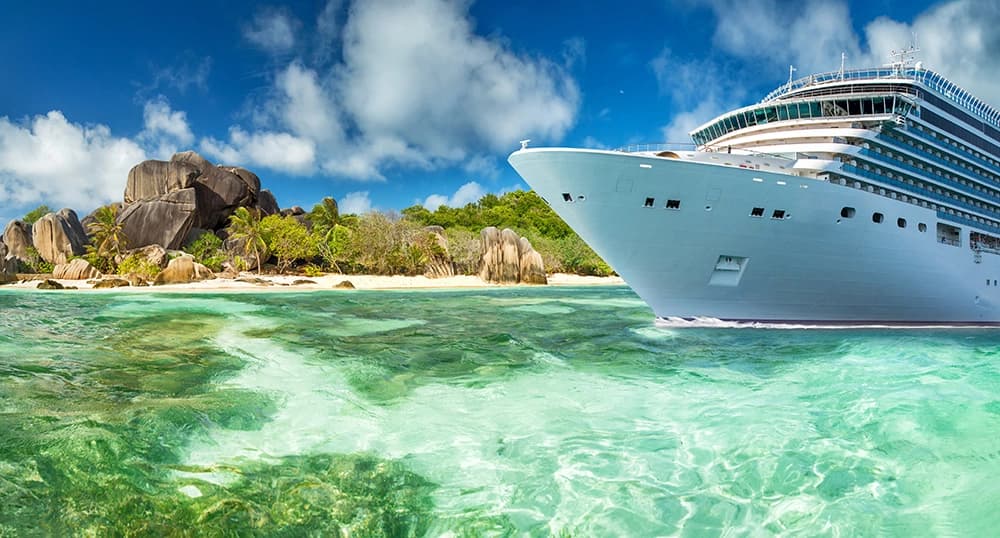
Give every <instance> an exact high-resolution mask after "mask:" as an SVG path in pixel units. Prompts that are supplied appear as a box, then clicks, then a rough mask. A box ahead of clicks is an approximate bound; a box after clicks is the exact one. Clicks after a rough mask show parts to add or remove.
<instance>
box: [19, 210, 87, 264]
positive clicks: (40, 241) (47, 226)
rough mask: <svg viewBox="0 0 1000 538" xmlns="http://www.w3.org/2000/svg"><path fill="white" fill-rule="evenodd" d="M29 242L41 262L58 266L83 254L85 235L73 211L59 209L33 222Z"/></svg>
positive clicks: (85, 242) (85, 243)
mask: <svg viewBox="0 0 1000 538" xmlns="http://www.w3.org/2000/svg"><path fill="white" fill-rule="evenodd" d="M31 240H32V244H33V245H34V246H35V250H37V251H38V255H39V256H41V257H42V259H43V260H45V261H47V262H49V263H52V264H56V265H58V264H61V263H66V261H67V260H69V258H70V257H72V256H79V255H81V254H83V253H84V252H85V249H86V245H87V234H86V233H85V232H84V231H83V226H82V225H81V224H80V219H79V218H77V216H76V212H75V211H73V210H72V209H61V210H60V211H59V212H58V213H49V214H48V215H45V216H44V217H42V218H40V219H38V221H37V222H35V225H34V226H32V228H31Z"/></svg>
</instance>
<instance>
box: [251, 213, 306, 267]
mask: <svg viewBox="0 0 1000 538" xmlns="http://www.w3.org/2000/svg"><path fill="white" fill-rule="evenodd" d="M260 228H261V236H262V237H263V239H264V243H265V244H266V245H267V251H268V252H270V253H271V254H273V255H274V257H275V258H277V260H278V271H279V272H285V271H287V270H288V269H289V268H290V267H291V266H292V264H293V263H294V262H298V261H308V260H311V259H313V258H315V257H316V256H317V255H318V253H319V252H318V249H317V247H316V238H315V237H314V236H313V235H312V234H310V233H309V230H307V229H306V227H305V226H303V225H302V224H301V223H300V222H299V221H297V220H295V217H291V216H288V217H282V216H281V215H268V216H267V217H264V218H263V220H261V221H260Z"/></svg>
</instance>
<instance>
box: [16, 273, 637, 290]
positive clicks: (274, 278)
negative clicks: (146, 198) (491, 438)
mask: <svg viewBox="0 0 1000 538" xmlns="http://www.w3.org/2000/svg"><path fill="white" fill-rule="evenodd" d="M240 279H246V280H253V279H260V280H263V281H265V282H267V283H255V282H247V281H240ZM345 280H346V281H349V282H350V283H351V284H353V285H354V289H359V290H392V289H430V288H456V289H461V288H496V287H509V286H527V285H526V284H514V285H500V284H490V283H488V282H484V281H483V280H482V279H480V278H479V277H478V276H467V275H459V276H453V277H446V278H427V277H425V276H422V275H421V276H402V275H394V276H380V275H340V274H327V275H323V276H320V277H306V276H298V275H260V276H258V275H256V274H253V273H243V274H241V275H240V277H239V279H232V278H215V279H212V280H203V281H201V282H192V283H189V284H167V285H163V286H142V287H135V288H133V287H124V288H105V290H107V291H204V292H216V291H219V292H221V291H255V292H256V291H291V290H295V291H307V290H329V289H341V288H336V286H337V284H339V283H341V282H343V281H345ZM56 281H57V282H59V283H60V284H62V285H63V286H66V287H76V288H79V289H81V290H83V289H92V288H93V284H92V283H91V282H92V281H91V282H88V281H85V280H58V279H57V280H56ZM296 281H311V282H305V283H301V282H300V283H298V284H296V283H295V282H296ZM39 282H40V280H26V281H22V282H18V283H14V284H8V285H6V286H4V288H8V289H11V288H20V289H34V288H35V287H37V286H38V283H39ZM624 283H625V282H624V281H623V280H622V279H621V278H620V277H617V276H610V277H597V276H580V275H571V274H565V273H556V274H553V275H549V285H550V286H615V285H621V284H624ZM95 291H102V290H95ZM344 291H350V290H344Z"/></svg>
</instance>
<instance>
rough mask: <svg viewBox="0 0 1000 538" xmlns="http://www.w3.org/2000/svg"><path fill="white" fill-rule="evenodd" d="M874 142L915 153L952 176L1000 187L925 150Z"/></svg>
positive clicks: (893, 142)
mask: <svg viewBox="0 0 1000 538" xmlns="http://www.w3.org/2000/svg"><path fill="white" fill-rule="evenodd" d="M907 133H908V134H909V133H911V131H908V132H907ZM931 140H933V139H931ZM876 142H877V143H878V144H882V145H883V146H889V147H891V148H893V149H895V150H898V151H908V152H911V153H917V154H919V155H920V158H921V159H927V160H929V161H932V162H934V163H936V164H938V165H940V166H941V167H942V168H944V169H946V170H949V171H951V172H952V173H953V174H962V175H964V176H970V175H972V176H973V177H972V179H973V180H975V181H978V182H980V183H984V182H985V183H992V184H993V185H992V186H993V187H997V186H1000V182H997V181H994V180H992V179H990V178H986V179H985V181H984V180H982V179H976V178H975V177H974V176H975V174H973V173H972V172H971V171H970V170H969V169H967V168H962V167H960V166H958V165H957V164H955V163H953V162H951V161H947V160H945V159H942V158H941V157H938V156H937V155H934V154H932V153H929V152H928V151H926V150H919V149H917V148H915V147H913V146H909V145H907V144H905V143H903V142H898V141H896V140H895V139H892V138H879V139H877V140H876ZM875 155H881V154H880V153H877V152H876V153H875ZM982 163H983V164H987V163H986V161H982ZM987 167H988V165H987V166H983V168H987ZM996 172H997V173H1000V169H997V170H996ZM973 194H975V193H973ZM977 196H978V195H977Z"/></svg>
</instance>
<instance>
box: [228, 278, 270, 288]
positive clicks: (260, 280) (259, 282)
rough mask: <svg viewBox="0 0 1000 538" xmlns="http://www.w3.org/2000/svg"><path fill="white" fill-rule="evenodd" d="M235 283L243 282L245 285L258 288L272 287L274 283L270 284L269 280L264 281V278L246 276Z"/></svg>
mask: <svg viewBox="0 0 1000 538" xmlns="http://www.w3.org/2000/svg"><path fill="white" fill-rule="evenodd" d="M236 282H243V283H245V284H256V285H258V286H273V285H274V282H271V281H270V280H267V279H264V278H259V277H255V276H247V277H241V278H237V279H236Z"/></svg>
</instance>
